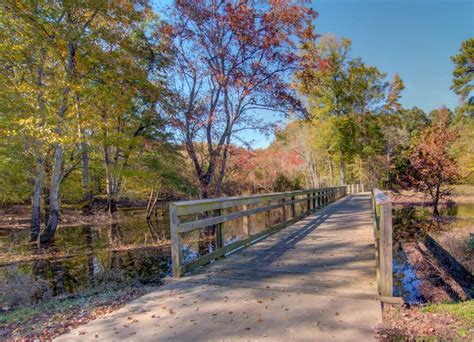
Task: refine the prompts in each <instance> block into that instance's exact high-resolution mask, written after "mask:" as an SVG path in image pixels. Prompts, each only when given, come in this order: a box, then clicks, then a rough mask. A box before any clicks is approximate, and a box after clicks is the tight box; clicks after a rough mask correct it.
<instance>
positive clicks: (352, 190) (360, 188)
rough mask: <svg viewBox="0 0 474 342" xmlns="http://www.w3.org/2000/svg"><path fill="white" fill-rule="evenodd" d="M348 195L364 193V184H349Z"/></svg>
mask: <svg viewBox="0 0 474 342" xmlns="http://www.w3.org/2000/svg"><path fill="white" fill-rule="evenodd" d="M346 187H347V190H346V192H347V194H356V193H359V192H364V191H365V190H364V188H365V187H364V184H347V185H346Z"/></svg>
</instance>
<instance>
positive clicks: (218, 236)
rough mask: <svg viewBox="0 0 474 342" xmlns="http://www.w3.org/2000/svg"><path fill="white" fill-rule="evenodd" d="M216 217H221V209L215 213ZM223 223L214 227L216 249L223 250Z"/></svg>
mask: <svg viewBox="0 0 474 342" xmlns="http://www.w3.org/2000/svg"><path fill="white" fill-rule="evenodd" d="M215 212H216V213H217V216H221V209H217V210H216V211H215ZM223 226H224V223H218V224H217V227H216V248H217V249H222V248H224V227H223Z"/></svg>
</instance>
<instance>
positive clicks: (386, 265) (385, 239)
mask: <svg viewBox="0 0 474 342" xmlns="http://www.w3.org/2000/svg"><path fill="white" fill-rule="evenodd" d="M380 233H381V236H380V251H379V252H380V294H381V295H382V296H386V297H391V296H392V295H393V293H392V291H393V290H392V288H393V279H392V203H391V202H388V203H384V204H383V205H381V212H380Z"/></svg>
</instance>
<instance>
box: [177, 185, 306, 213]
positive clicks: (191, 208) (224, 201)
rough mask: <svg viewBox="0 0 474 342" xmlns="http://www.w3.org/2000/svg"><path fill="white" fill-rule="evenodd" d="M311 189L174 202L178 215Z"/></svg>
mask: <svg viewBox="0 0 474 342" xmlns="http://www.w3.org/2000/svg"><path fill="white" fill-rule="evenodd" d="M311 191H312V190H299V191H289V192H279V193H274V194H262V195H252V196H242V197H223V198H214V199H206V200H192V201H179V202H174V203H175V204H176V206H177V212H178V215H179V216H182V215H189V214H195V213H200V212H204V211H208V210H214V209H225V208H231V207H236V206H240V205H244V204H248V205H249V204H260V203H264V202H268V201H272V200H274V201H275V200H279V199H282V198H288V197H291V196H298V195H305V194H307V193H310V192H311Z"/></svg>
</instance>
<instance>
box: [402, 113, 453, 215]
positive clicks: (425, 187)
mask: <svg viewBox="0 0 474 342" xmlns="http://www.w3.org/2000/svg"><path fill="white" fill-rule="evenodd" d="M438 112H439V116H438V121H436V122H433V123H432V124H431V125H430V126H428V127H426V128H425V129H422V130H421V132H420V136H419V138H418V140H417V141H415V143H414V144H413V146H412V147H411V148H410V150H409V151H408V158H407V161H406V165H405V167H404V169H403V171H402V172H401V173H399V175H398V181H399V183H400V184H401V185H402V186H403V187H405V188H411V189H414V190H417V191H421V192H423V193H426V194H427V195H429V196H431V198H432V200H433V202H432V203H433V214H435V215H438V204H439V200H440V199H441V198H443V197H445V196H446V195H448V194H449V189H448V188H447V185H449V184H452V183H453V182H455V181H456V180H457V179H458V178H459V171H458V166H457V164H456V162H455V160H454V158H453V156H452V155H451V153H450V147H451V146H452V144H453V143H454V142H455V141H456V140H457V139H458V132H457V130H455V129H453V128H450V127H449V111H448V110H447V109H446V108H443V109H441V110H439V111H438Z"/></svg>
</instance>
